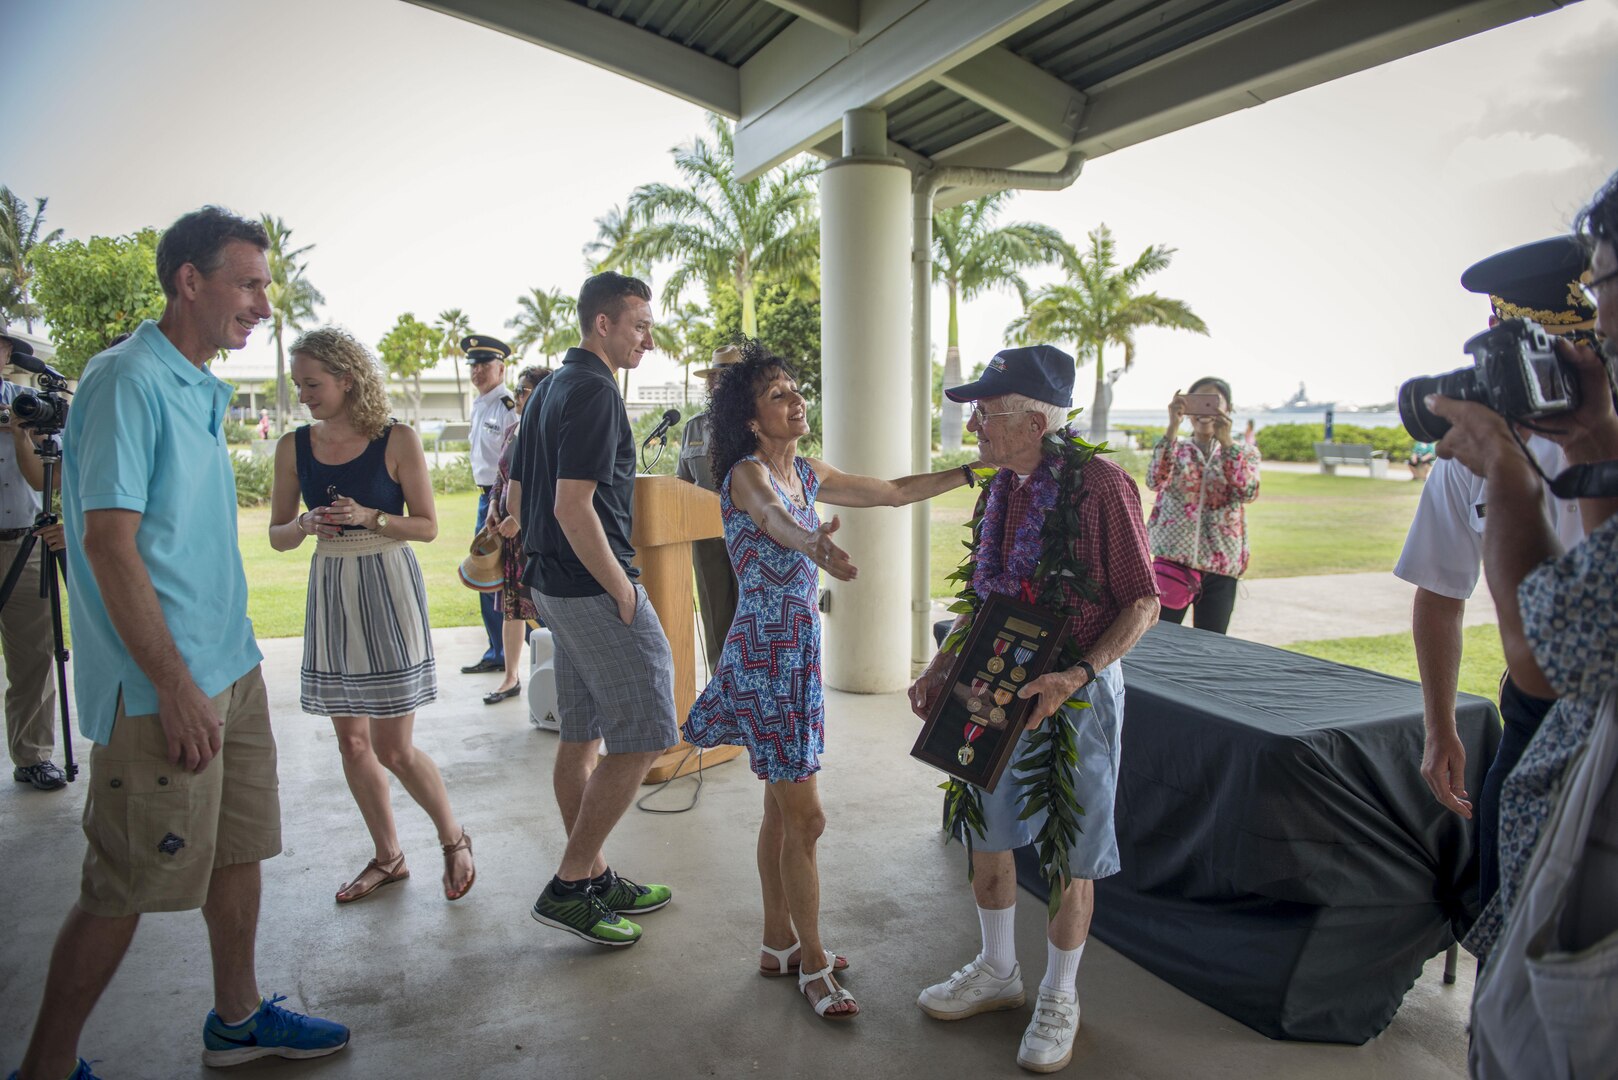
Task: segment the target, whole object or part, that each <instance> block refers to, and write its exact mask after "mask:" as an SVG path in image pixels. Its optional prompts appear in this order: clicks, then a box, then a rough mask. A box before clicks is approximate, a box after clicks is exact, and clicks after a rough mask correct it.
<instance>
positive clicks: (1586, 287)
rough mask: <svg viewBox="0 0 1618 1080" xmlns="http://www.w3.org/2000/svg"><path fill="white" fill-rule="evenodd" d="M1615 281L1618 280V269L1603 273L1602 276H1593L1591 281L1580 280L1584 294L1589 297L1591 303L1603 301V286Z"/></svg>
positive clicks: (1580, 286)
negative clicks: (1601, 295) (1601, 294)
mask: <svg viewBox="0 0 1618 1080" xmlns="http://www.w3.org/2000/svg"><path fill="white" fill-rule="evenodd" d="M1614 281H1618V270H1614V271H1612V272H1611V273H1608V274H1602V275H1601V276H1600V277H1598V278H1592V279H1591V280H1589V281H1581V282H1579V288H1580V289H1582V290H1583V291H1584V295H1585V296H1586V297H1588V298H1589V300H1590V303H1592V304H1597V305H1599V304H1600V303H1601V297H1600V293H1601V287H1602V286H1603V285H1608V284H1611V283H1612V282H1614Z"/></svg>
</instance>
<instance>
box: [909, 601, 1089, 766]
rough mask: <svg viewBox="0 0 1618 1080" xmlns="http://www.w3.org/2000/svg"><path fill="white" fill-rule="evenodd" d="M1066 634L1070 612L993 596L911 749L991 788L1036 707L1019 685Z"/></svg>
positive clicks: (1048, 659)
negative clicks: (1022, 694) (1054, 611)
mask: <svg viewBox="0 0 1618 1080" xmlns="http://www.w3.org/2000/svg"><path fill="white" fill-rule="evenodd" d="M1066 637H1067V620H1066V619H1064V618H1062V617H1060V616H1058V615H1053V614H1052V613H1051V612H1049V611H1046V610H1044V609H1043V608H1038V607H1035V606H1034V605H1032V604H1025V603H1023V602H1022V601H1020V600H1013V599H1011V598H1010V597H1007V596H991V597H990V598H989V600H988V602H987V603H985V604H984V605H983V607H982V608H980V609H979V610H978V613H977V617H976V618H975V619H974V620H973V622H972V629H971V630H970V631H969V632H968V633H967V637H966V643H965V644H964V645H963V646H962V648H961V651H960V653H959V654H958V655H957V656H956V657H955V663H954V664H953V665H951V666H950V670H949V677H948V678H947V679H946V681H945V683H944V688H945V689H944V693H942V694H940V695H938V699H937V700H936V701H934V702H933V708H932V712H931V713H929V714H928V716H927V722H926V723H925V724H924V725H922V729H921V735H920V736H919V737H918V738H917V739H916V745H915V746H913V747H911V749H910V756H911V757H914V758H917V759H919V760H921V761H925V762H926V763H927V764H929V765H931V766H933V767H934V768H936V769H942V770H943V771H944V772H946V773H949V775H951V776H953V777H956V778H958V779H961V780H964V781H966V782H967V783H969V784H972V785H974V786H976V787H980V788H982V789H983V790H984V791H993V790H994V789H995V785H997V784H998V783H999V782H1000V774H1001V773H1003V772H1005V770H1006V766H1007V765H1008V764H1009V763H1010V761H1011V755H1012V752H1013V751H1014V750H1016V748H1017V739H1018V737H1019V736H1021V734H1022V730H1023V724H1024V722H1025V721H1026V720H1027V718H1028V710H1029V709H1030V708H1031V707H1032V706H1033V701H1032V700H1031V699H1024V698H1019V697H1018V696H1017V691H1018V690H1020V689H1022V688H1023V687H1024V686H1026V685H1027V684H1028V683H1030V682H1032V681H1033V680H1034V679H1037V678H1039V676H1041V675H1043V674H1045V673H1046V672H1047V671H1049V670H1050V669H1051V667H1052V665H1053V664H1054V663H1055V661H1056V657H1057V655H1058V654H1059V652H1060V650H1061V648H1062V642H1063V640H1064V639H1065V638H1066Z"/></svg>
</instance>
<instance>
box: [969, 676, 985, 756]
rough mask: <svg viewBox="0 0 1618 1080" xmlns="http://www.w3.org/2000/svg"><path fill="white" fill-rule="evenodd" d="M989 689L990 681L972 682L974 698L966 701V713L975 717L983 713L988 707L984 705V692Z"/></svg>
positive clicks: (979, 680)
mask: <svg viewBox="0 0 1618 1080" xmlns="http://www.w3.org/2000/svg"><path fill="white" fill-rule="evenodd" d="M988 688H989V680H988V679H973V680H972V696H971V697H969V698H967V699H966V711H967V712H969V713H971V714H972V715H973V716H976V715H977V714H978V713H980V712H982V711H983V710H984V709H985V708H986V707H987V706H986V705H985V703H984V700H983V692H984V691H985V690H987V689H988ZM967 741H968V742H970V741H971V740H970V739H969V740H967Z"/></svg>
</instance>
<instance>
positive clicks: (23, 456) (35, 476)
mask: <svg viewBox="0 0 1618 1080" xmlns="http://www.w3.org/2000/svg"><path fill="white" fill-rule="evenodd" d="M33 351H34V349H33V346H32V345H30V344H29V343H28V342H27V341H24V340H23V339H22V338H16V337H11V336H10V335H8V334H6V333H5V332H4V331H3V329H0V367H4V366H5V365H6V364H9V363H10V362H11V357H12V354H13V352H16V353H21V354H27V355H31V354H32V353H33ZM20 390H21V387H19V386H18V385H17V384H16V383H12V382H10V381H6V380H0V410H3V411H4V413H5V419H4V422H0V575H4V574H5V573H6V571H7V570H8V569H9V568H10V567H11V565H12V563H13V562H14V561H15V560H16V558H17V554H18V553H19V552H20V551H21V550H22V546H23V540H24V538H25V537H27V536H28V534H29V533H31V532H33V531H34V518H35V516H36V515H37V514H38V513H39V510H40V500H39V494H38V492H39V491H40V489H42V488H43V487H44V486H45V476H44V470H43V467H42V466H41V464H40V461H39V456H38V455H37V454H35V453H34V438H33V437H32V436H31V435H30V433H29V431H28V430H27V429H26V428H25V427H24V426H23V425H22V424H21V423H19V422H17V420H16V419H15V418H13V417H12V416H11V415H10V414H11V403H12V401H13V399H14V398H15V397H16V396H17V394H18V392H19V391H20ZM39 536H40V539H41V540H43V541H44V542H45V543H46V544H47V545H49V546H50V547H51V549H52V550H55V551H61V550H62V526H61V525H60V524H56V525H51V526H48V527H46V528H44V529H41V530H39ZM43 564H44V552H43V550H42V549H41V548H40V546H39V545H38V544H36V545H34V548H33V550H32V551H31V552H29V555H28V562H27V564H26V566H25V567H24V569H23V573H22V576H21V577H20V578H19V579H18V580H17V585H16V588H15V589H14V590H13V591H12V594H11V597H10V598H9V599H8V600H7V601H6V604H5V606H4V607H0V643H3V645H4V647H5V653H6V744H7V747H8V749H9V750H10V751H11V766H12V769H11V778H12V779H13V780H15V781H16V782H17V783H19V784H31V785H32V786H33V787H35V788H37V789H38V790H40V791H55V790H57V789H59V788H61V787H64V786H65V785H66V784H67V777H66V776H65V775H63V773H62V770H61V769H60V768H59V767H58V766H57V765H56V763H55V762H53V761H52V760H51V754H52V752H53V751H54V750H55V748H56V732H55V728H54V726H53V725H54V713H55V711H56V686H55V684H54V683H53V682H52V672H51V641H52V638H51V609H50V600H49V598H48V597H45V596H41V595H40V592H39V582H40V577H41V574H42V573H43Z"/></svg>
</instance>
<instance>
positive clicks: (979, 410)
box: [969, 404, 1028, 427]
mask: <svg viewBox="0 0 1618 1080" xmlns="http://www.w3.org/2000/svg"><path fill="white" fill-rule="evenodd" d="M1027 411H1028V410H1027V409H1007V410H1006V411H1005V412H984V411H983V406H982V405H981V404H978V405H973V406H972V412H971V413H970V414H969V416H970V418H971V419H972V420H975V421H976V422H977V425H978V427H982V426H983V424H984V422H985V421H986V420H988V419H989V417H991V416H1020V415H1021V414H1023V413H1025V412H1027Z"/></svg>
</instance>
